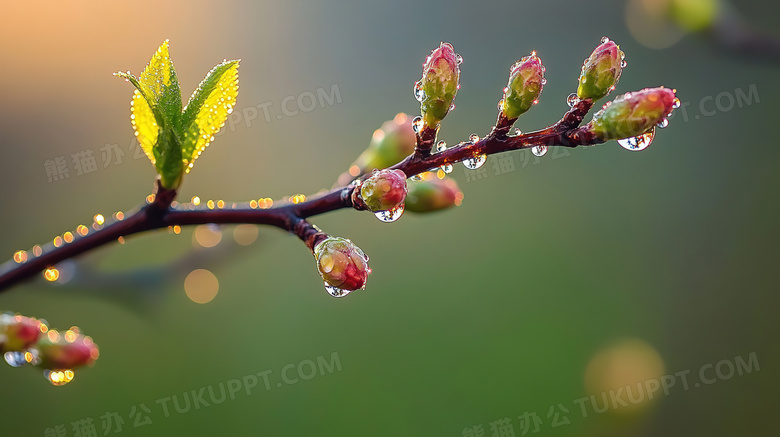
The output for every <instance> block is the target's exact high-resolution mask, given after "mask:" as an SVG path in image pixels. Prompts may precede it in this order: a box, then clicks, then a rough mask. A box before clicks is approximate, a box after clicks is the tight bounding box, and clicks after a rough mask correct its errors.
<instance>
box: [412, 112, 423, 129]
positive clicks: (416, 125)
mask: <svg viewBox="0 0 780 437" xmlns="http://www.w3.org/2000/svg"><path fill="white" fill-rule="evenodd" d="M420 129H422V117H421V116H419V115H418V116H417V117H414V119H413V120H412V130H414V132H415V133H420Z"/></svg>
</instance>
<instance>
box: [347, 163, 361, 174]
mask: <svg viewBox="0 0 780 437" xmlns="http://www.w3.org/2000/svg"><path fill="white" fill-rule="evenodd" d="M359 174H360V167H358V166H356V165H353V166H352V167H350V168H349V175H350V176H358V175H359Z"/></svg>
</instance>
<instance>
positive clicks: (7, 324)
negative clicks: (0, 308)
mask: <svg viewBox="0 0 780 437" xmlns="http://www.w3.org/2000/svg"><path fill="white" fill-rule="evenodd" d="M40 335H41V322H39V321H38V320H35V319H33V318H30V317H25V316H20V315H16V316H12V315H10V314H0V338H3V339H2V340H0V350H2V351H3V352H22V351H25V350H26V349H27V348H29V347H30V346H31V345H33V344H34V343H35V342H36V341H38V337H39V336H40Z"/></svg>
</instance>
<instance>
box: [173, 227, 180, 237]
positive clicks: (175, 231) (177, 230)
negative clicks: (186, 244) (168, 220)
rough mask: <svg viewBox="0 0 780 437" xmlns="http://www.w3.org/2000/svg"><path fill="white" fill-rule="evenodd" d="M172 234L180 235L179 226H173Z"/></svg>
mask: <svg viewBox="0 0 780 437" xmlns="http://www.w3.org/2000/svg"><path fill="white" fill-rule="evenodd" d="M173 233H174V234H176V235H179V234H181V226H179V225H175V226H174V227H173Z"/></svg>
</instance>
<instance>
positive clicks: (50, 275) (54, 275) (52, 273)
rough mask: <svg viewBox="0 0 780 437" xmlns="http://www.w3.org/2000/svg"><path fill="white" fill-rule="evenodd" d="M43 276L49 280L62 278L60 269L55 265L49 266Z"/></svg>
mask: <svg viewBox="0 0 780 437" xmlns="http://www.w3.org/2000/svg"><path fill="white" fill-rule="evenodd" d="M43 277H44V279H46V280H47V281H49V282H54V281H56V280H57V279H59V278H60V271H59V270H57V269H56V268H54V267H49V268H48V269H46V270H44V271H43Z"/></svg>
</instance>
